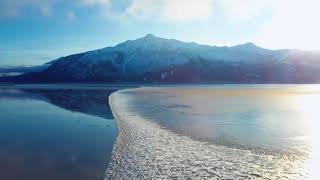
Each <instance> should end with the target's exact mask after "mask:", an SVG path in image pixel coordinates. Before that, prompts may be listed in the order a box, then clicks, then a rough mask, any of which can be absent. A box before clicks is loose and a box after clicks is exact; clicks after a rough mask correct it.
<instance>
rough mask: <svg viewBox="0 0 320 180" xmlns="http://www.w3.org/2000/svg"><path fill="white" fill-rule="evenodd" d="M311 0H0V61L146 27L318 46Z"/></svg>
mask: <svg viewBox="0 0 320 180" xmlns="http://www.w3.org/2000/svg"><path fill="white" fill-rule="evenodd" d="M318 5H319V3H318V2H317V0H305V1H302V0H268V1H267V0H260V1H259V0H1V1H0V65H1V66H3V65H34V64H41V63H44V62H48V61H50V60H52V59H55V58H58V57H61V56H66V55H69V54H73V53H78V52H83V51H88V50H93V49H97V48H102V47H106V46H113V45H115V44H117V43H120V42H122V41H125V40H127V39H136V38H139V37H142V36H144V35H146V34H148V33H152V34H155V35H157V36H161V37H165V38H175V39H179V40H183V41H194V42H198V43H202V44H209V45H235V44H240V43H245V42H249V41H250V42H254V43H256V44H257V45H260V46H262V47H266V48H271V49H278V48H298V49H305V50H312V49H320V36H319V35H318V32H320V25H319V21H318V20H317V17H320V13H319V12H318V8H317V7H319V6H318Z"/></svg>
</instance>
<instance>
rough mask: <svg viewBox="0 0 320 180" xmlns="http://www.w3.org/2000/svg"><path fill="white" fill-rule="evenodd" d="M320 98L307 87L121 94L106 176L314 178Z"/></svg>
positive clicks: (115, 97)
mask: <svg viewBox="0 0 320 180" xmlns="http://www.w3.org/2000/svg"><path fill="white" fill-rule="evenodd" d="M232 99H233V100H232ZM319 99H320V93H319V88H318V89H317V88H314V87H310V86H302V85H299V86H280V87H278V86H275V87H272V86H263V85H262V86H253V87H251V86H241V87H228V86H227V87H221V86H212V87H211V86H210V87H178V88H175V87H162V88H155V87H152V88H137V89H129V90H120V91H117V92H115V93H113V94H112V95H111V96H110V97H109V103H110V105H111V109H112V112H113V114H114V116H115V119H116V123H117V126H118V128H119V136H118V138H117V142H116V144H115V146H114V150H113V157H112V162H111V163H110V164H109V166H108V169H107V171H106V179H117V178H119V179H142V178H155V179H314V178H315V177H318V176H317V175H316V171H313V168H316V167H317V164H319V161H318V160H319V156H318V154H317V152H318V151H317V149H319V146H318V144H317V143H316V141H314V139H315V138H316V137H318V134H314V133H312V132H313V130H314V129H313V128H317V127H319V126H317V127H316V125H317V124H312V123H317V122H314V121H316V119H317V117H318V116H316V114H317V111H313V110H315V109H314V106H316V105H317V104H316V103H320V102H319V101H317V100H319ZM234 101H236V102H234ZM312 103H313V104H312ZM217 105H219V106H217ZM227 107H228V108H227ZM307 107H308V108H307ZM316 107H317V106H316ZM252 111H256V112H252ZM188 117H189V118H188ZM302 121H304V122H305V123H302ZM175 122H176V124H175ZM290 124H291V125H290ZM202 129H203V132H201V130H202ZM210 129H212V131H210ZM279 131H280V132H279ZM281 144H282V145H281Z"/></svg>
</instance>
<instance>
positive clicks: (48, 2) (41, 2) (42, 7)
mask: <svg viewBox="0 0 320 180" xmlns="http://www.w3.org/2000/svg"><path fill="white" fill-rule="evenodd" d="M57 1H59V0H2V1H0V17H16V16H19V15H20V10H21V9H22V8H23V7H32V8H34V9H37V10H38V11H39V12H40V13H41V14H42V15H44V16H50V15H51V13H52V6H53V5H54V4H55V3H56V2H57Z"/></svg>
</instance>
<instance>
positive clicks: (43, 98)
mask: <svg viewBox="0 0 320 180" xmlns="http://www.w3.org/2000/svg"><path fill="white" fill-rule="evenodd" d="M114 91H115V90H114V89H109V90H108V89H107V88H102V89H94V88H93V89H92V88H91V89H83V88H77V89H72V88H70V87H69V89H58V88H52V89H45V88H41V89H32V88H28V89H12V88H5V89H0V179H5V180H16V179H24V180H29V179H30V180H37V179H59V180H70V179H77V180H81V179H93V180H94V179H103V177H104V173H105V169H106V167H107V164H108V163H109V160H110V157H111V152H112V147H113V144H114V141H115V139H116V136H117V128H116V125H115V123H114V120H113V116H112V113H111V110H110V108H109V104H108V96H109V95H110V94H111V93H112V92H114Z"/></svg>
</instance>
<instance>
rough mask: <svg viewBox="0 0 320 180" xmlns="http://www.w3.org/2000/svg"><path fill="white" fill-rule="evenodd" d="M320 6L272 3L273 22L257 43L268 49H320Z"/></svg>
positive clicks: (311, 0) (313, 0)
mask: <svg viewBox="0 0 320 180" xmlns="http://www.w3.org/2000/svg"><path fill="white" fill-rule="evenodd" d="M319 7H320V2H319V1H318V0H304V1H302V0H281V1H279V0H278V1H276V0H273V15H272V19H271V20H270V21H269V22H267V23H266V24H265V25H264V26H263V28H262V29H261V31H260V32H259V33H258V34H257V36H256V37H254V40H255V41H256V42H257V43H258V44H260V45H262V46H264V47H268V48H300V49H307V50H311V49H320V36H319V32H320V21H319V19H318V18H319V17H320V11H319Z"/></svg>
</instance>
